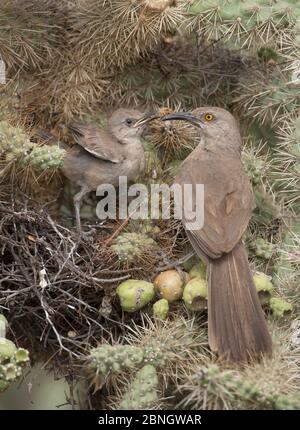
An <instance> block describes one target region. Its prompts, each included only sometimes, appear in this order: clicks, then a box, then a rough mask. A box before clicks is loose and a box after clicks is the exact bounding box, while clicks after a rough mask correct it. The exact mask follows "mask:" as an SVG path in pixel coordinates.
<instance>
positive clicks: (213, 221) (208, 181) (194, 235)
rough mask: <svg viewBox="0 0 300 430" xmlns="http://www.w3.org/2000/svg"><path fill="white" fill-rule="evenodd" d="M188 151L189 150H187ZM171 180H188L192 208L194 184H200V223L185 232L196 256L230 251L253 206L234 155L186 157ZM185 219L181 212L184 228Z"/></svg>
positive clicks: (250, 192) (216, 256) (251, 193)
mask: <svg viewBox="0 0 300 430" xmlns="http://www.w3.org/2000/svg"><path fill="white" fill-rule="evenodd" d="M191 155H192V154H191ZM175 183H179V184H181V185H182V184H192V188H193V191H192V208H193V210H195V207H196V191H195V185H196V184H203V185H204V224H203V227H202V228H200V229H197V230H194V229H191V230H187V235H188V237H189V239H190V241H191V243H192V245H193V247H194V249H195V250H196V251H197V253H198V255H199V256H203V254H204V255H206V256H208V257H210V258H219V257H221V256H222V254H223V253H227V252H230V251H231V250H232V249H233V248H234V246H235V245H236V244H237V243H238V242H239V241H240V239H241V237H242V235H243V233H244V232H245V230H246V228H247V225H248V222H249V219H250V217H251V212H252V209H253V208H254V207H255V204H254V197H253V192H252V188H251V185H250V181H249V179H248V177H247V176H246V174H245V172H244V170H243V167H242V163H241V161H240V159H239V158H238V157H232V156H229V157H228V156H226V155H224V154H222V156H218V155H216V154H213V156H208V155H205V151H204V156H203V157H201V156H200V157H193V156H192V157H191V156H190V157H188V158H187V159H186V160H185V162H184V163H183V165H182V166H181V167H180V170H179V172H178V174H177V175H176V178H175ZM188 222H189V221H188V220H187V218H186V217H184V216H183V224H184V226H185V228H186V227H187V223H188Z"/></svg>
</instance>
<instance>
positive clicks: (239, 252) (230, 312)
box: [208, 243, 272, 362]
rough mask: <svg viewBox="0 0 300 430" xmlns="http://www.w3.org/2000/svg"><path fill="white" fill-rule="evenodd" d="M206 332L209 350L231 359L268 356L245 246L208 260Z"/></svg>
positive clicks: (267, 337) (266, 336) (267, 340)
mask: <svg viewBox="0 0 300 430" xmlns="http://www.w3.org/2000/svg"><path fill="white" fill-rule="evenodd" d="M208 331H209V333H208V334H209V344H210V347H211V349H212V350H214V351H217V352H218V354H219V355H220V356H222V357H224V358H226V359H228V360H230V361H234V362H242V361H249V360H251V359H255V358H259V357H261V356H262V355H271V353H272V341H271V337H270V334H269V331H268V327H267V324H266V321H265V317H264V313H263V310H262V308H261V304H260V301H259V298H258V294H257V292H256V289H255V286H254V283H253V277H252V273H251V270H250V267H249V263H248V257H247V253H246V250H245V247H244V246H243V244H242V243H239V244H238V245H236V246H235V248H234V249H233V250H232V251H231V252H230V253H228V254H226V255H224V256H223V257H221V258H219V259H216V260H210V264H209V297H208Z"/></svg>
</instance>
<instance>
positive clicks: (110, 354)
mask: <svg viewBox="0 0 300 430" xmlns="http://www.w3.org/2000/svg"><path fill="white" fill-rule="evenodd" d="M143 360H144V352H143V350H142V349H141V348H139V347H136V346H129V345H108V344H107V345H102V346H99V347H97V348H93V349H92V350H91V351H90V353H89V356H88V365H89V367H90V369H91V370H92V371H94V372H95V374H96V376H98V375H100V376H103V377H106V376H107V375H109V374H111V373H120V372H121V371H124V370H130V369H132V368H136V367H139V366H140V365H141V364H142V363H143Z"/></svg>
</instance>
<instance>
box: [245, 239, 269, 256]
mask: <svg viewBox="0 0 300 430" xmlns="http://www.w3.org/2000/svg"><path fill="white" fill-rule="evenodd" d="M249 246H250V248H251V249H252V250H253V251H254V253H255V255H256V256H257V257H260V258H263V259H264V260H270V258H271V257H272V256H273V254H274V245H273V244H272V243H270V242H268V241H267V240H265V239H263V238H262V237H257V238H256V239H255V240H253V241H252V242H251V243H250V245H249Z"/></svg>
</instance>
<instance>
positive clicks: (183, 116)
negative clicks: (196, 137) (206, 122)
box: [161, 112, 202, 128]
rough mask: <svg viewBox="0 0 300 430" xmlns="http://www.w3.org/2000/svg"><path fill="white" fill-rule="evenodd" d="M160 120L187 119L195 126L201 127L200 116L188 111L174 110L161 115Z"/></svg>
mask: <svg viewBox="0 0 300 430" xmlns="http://www.w3.org/2000/svg"><path fill="white" fill-rule="evenodd" d="M161 120H162V121H188V122H190V123H191V124H193V125H195V126H196V127H199V128H202V121H201V119H200V118H197V117H196V116H194V115H192V114H191V113H190V112H174V113H170V114H169V115H165V116H162V117H161Z"/></svg>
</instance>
